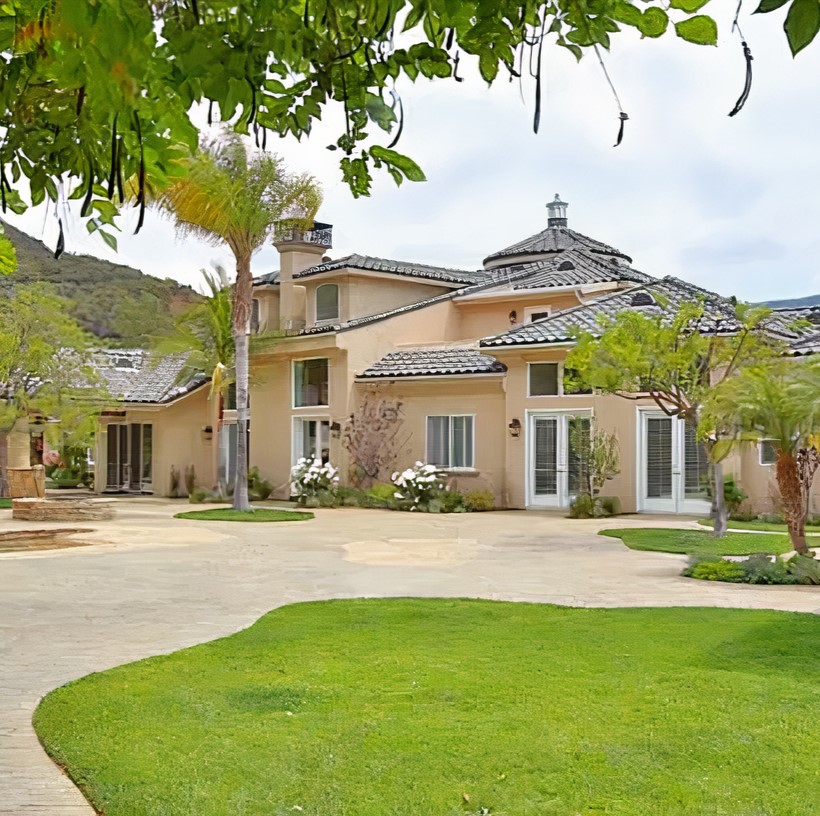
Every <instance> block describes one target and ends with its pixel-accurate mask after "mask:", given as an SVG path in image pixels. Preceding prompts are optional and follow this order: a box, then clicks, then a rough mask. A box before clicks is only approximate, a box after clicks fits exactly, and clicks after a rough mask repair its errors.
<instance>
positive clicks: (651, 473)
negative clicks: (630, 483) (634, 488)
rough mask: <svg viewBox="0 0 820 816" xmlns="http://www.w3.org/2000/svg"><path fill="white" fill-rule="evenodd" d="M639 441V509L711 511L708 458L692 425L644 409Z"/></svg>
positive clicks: (660, 412)
mask: <svg viewBox="0 0 820 816" xmlns="http://www.w3.org/2000/svg"><path fill="white" fill-rule="evenodd" d="M639 440H640V443H639V445H638V451H637V453H638V509H639V510H642V511H644V512H648V513H693V514H698V513H704V512H707V511H708V510H709V505H710V502H709V495H708V481H707V480H708V461H707V457H706V452H705V450H704V448H703V445H702V444H701V443H699V442H698V441H697V439H696V438H695V431H694V429H693V428H692V426H691V425H690V424H688V423H686V422H684V421H683V420H680V419H677V418H676V417H670V416H667V415H666V414H664V413H663V412H662V411H640V436H639Z"/></svg>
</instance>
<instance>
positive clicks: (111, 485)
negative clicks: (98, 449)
mask: <svg viewBox="0 0 820 816" xmlns="http://www.w3.org/2000/svg"><path fill="white" fill-rule="evenodd" d="M105 475H106V480H105V485H106V489H107V490H125V491H130V492H150V491H151V489H152V483H153V426H152V425H149V424H144V423H140V422H131V423H120V424H111V425H109V426H108V439H107V447H106V471H105Z"/></svg>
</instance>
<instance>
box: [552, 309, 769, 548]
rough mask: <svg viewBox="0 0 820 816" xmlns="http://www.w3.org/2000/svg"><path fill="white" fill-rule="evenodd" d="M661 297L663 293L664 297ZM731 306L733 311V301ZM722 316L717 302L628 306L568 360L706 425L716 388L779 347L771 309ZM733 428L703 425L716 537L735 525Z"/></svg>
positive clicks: (634, 396) (606, 383)
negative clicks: (729, 499)
mask: <svg viewBox="0 0 820 816" xmlns="http://www.w3.org/2000/svg"><path fill="white" fill-rule="evenodd" d="M657 298H658V299H659V300H660V296H657ZM725 305H726V307H727V308H728V309H731V308H732V307H731V306H730V304H729V302H728V301H727V302H726V304H725ZM734 312H735V313H734V315H732V314H725V315H723V316H720V315H718V314H717V312H716V308H715V306H714V304H710V305H709V307H708V308H707V305H706V304H705V302H704V301H703V300H697V301H682V302H681V303H680V304H679V305H678V306H677V308H674V309H673V308H669V307H668V305H667V306H665V305H664V303H663V302H661V303H660V308H652V309H650V310H649V311H639V310H637V309H626V310H624V311H621V312H619V313H618V315H617V316H616V317H614V318H611V319H609V320H606V321H604V322H603V324H602V326H601V329H600V331H599V332H596V333H592V332H584V333H582V334H580V335H579V337H578V341H577V344H576V346H575V348H573V350H572V351H571V352H570V353H569V355H568V356H567V365H568V366H570V367H572V368H574V369H576V370H577V372H578V375H579V376H580V377H581V379H582V380H583V381H584V382H585V383H586V384H588V385H589V386H591V387H593V388H597V389H599V390H601V391H604V392H607V393H611V394H616V395H618V396H620V397H623V398H625V399H630V400H639V399H645V398H646V397H647V396H648V397H650V398H651V399H652V400H654V402H655V404H656V405H657V406H658V407H659V408H660V409H661V410H662V411H663V412H664V413H665V414H666V415H667V416H670V417H677V418H679V419H682V420H683V421H685V422H688V423H689V424H690V425H691V426H692V427H693V428H695V429H696V430H697V429H698V424H699V421H700V413H701V408H702V406H703V404H704V400H705V399H706V397H707V395H708V394H709V393H710V391H711V390H712V389H713V388H715V387H716V386H717V385H719V384H720V383H722V382H724V381H725V380H727V379H728V378H729V377H731V376H732V375H733V374H735V373H736V372H737V371H738V369H739V368H740V367H741V366H744V365H748V364H750V363H753V362H758V361H762V360H767V359H770V358H771V357H772V356H774V355H775V354H776V353H777V351H778V350H779V345H778V342H777V341H776V340H774V339H773V338H771V337H770V336H769V335H768V334H767V333H766V331H765V323H766V318H767V317H768V316H769V315H770V314H771V310H770V309H766V308H764V307H760V306H750V305H748V304H738V305H737V306H735V307H734ZM726 431H727V429H726V428H724V427H723V426H722V425H721V424H720V423H719V422H718V423H713V424H712V426H711V427H709V428H708V430H707V431H704V430H703V429H702V428H701V432H700V434H699V435H700V437H701V438H702V439H703V441H704V444H705V446H706V450H707V453H708V454H709V457H710V461H711V462H712V478H711V481H712V491H711V492H712V502H713V508H712V512H713V515H714V519H715V525H714V531H715V535H717V536H722V535H724V534H725V532H726V528H727V525H728V513H727V510H726V503H725V498H724V491H723V489H722V487H723V466H722V464H721V461H722V459H721V458H716V457H715V456H714V455H713V454H714V447H715V444H716V442H717V441H718V439H720V438H721V437H722V436H723V435H724V434H725V433H726Z"/></svg>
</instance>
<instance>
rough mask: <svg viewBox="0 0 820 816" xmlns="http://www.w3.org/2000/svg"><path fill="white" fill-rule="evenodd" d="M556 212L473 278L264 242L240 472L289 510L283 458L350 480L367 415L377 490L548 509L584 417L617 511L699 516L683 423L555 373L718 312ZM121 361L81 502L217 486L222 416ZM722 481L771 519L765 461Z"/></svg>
mask: <svg viewBox="0 0 820 816" xmlns="http://www.w3.org/2000/svg"><path fill="white" fill-rule="evenodd" d="M566 208H567V205H566V204H565V203H563V202H562V201H560V200H559V199H558V196H556V199H555V201H553V202H551V203H550V204H548V211H549V212H548V222H547V226H546V228H545V229H544V230H543V231H541V232H539V233H538V234H536V235H533V236H531V237H529V238H526V239H524V240H522V241H519V242H518V243H515V244H513V245H512V246H509V247H507V248H505V249H501V250H499V251H496V252H493V253H491V254H490V255H488V256H487V257H486V258H485V259H484V261H483V265H482V268H481V269H479V270H477V271H464V270H457V269H446V268H441V267H436V266H428V265H425V264H418V263H403V262H398V261H390V260H384V259H381V258H374V257H370V256H366V255H348V256H347V257H344V258H339V259H336V260H332V259H331V258H329V257H328V256H327V255H326V253H327V252H328V251H329V250H330V249H331V243H332V241H331V238H332V230H331V228H330V227H329V226H328V225H323V224H316V225H315V226H314V229H313V230H311V231H308V232H286V233H282V234H280V235H278V236H277V240H276V247H277V249H278V250H279V253H280V259H281V263H280V270H279V271H278V272H274V273H271V274H268V275H265V276H262V277H261V278H258V279H257V280H256V283H255V289H254V293H255V312H254V314H255V318H254V330H255V332H257V334H258V336H257V337H256V338H254V340H255V342H254V343H252V358H251V431H250V464H251V465H252V466H253V465H255V466H257V467H258V468H259V470H260V472H261V474H262V475H263V476H265V477H266V478H268V479H269V480H271V481H272V482H273V483H274V484H275V485H276V491H277V495H278V496H279V497H286V496H288V495H289V493H290V479H289V474H290V469H291V467H292V466H293V464H294V463H295V462H296V460H297V459H299V458H300V457H302V456H306V457H317V458H322V459H325V460H328V459H329V460H330V461H331V462H332V463H333V464H334V465H337V466H338V467H339V468H340V469H341V472H342V473H343V474H347V473H350V472H353V471H355V470H356V469H357V467H358V465H357V456H358V454H357V450H356V447H355V446H354V445H352V444H351V438H352V437H351V425H352V424H353V425H356V423H357V422H358V428H359V429H361V428H362V423H363V422H365V421H366V420H369V421H372V420H373V419H374V417H376V418H378V420H379V422H378V425H379V427H380V428H382V429H383V430H382V431H380V433H382V438H381V439H379V438H376V439H373V438H371V439H365V443H366V445H367V447H368V450H367V452H366V453H367V455H368V456H367V458H368V462H369V463H370V464H371V466H372V463H373V461H375V462H376V463H377V465H378V467H379V470H380V473H379V474H378V477H379V478H381V479H385V478H388V477H389V473H390V472H391V471H392V470H395V469H400V468H404V467H406V466H408V465H409V464H412V463H413V462H415V461H416V460H422V461H425V462H431V463H434V464H437V465H439V466H440V467H442V468H443V469H445V470H447V471H448V472H449V473H450V475H451V480H452V482H453V483H454V484H456V485H457V486H458V487H459V488H460V489H463V490H471V489H475V488H482V489H489V490H491V491H492V492H493V494H494V495H495V499H496V503H497V505H498V506H499V507H508V508H561V507H566V506H567V505H568V504H569V502H570V500H571V498H572V496H573V493H574V492H575V490H576V489H577V488H576V481H577V477H578V474H577V473H576V472H575V467H574V460H573V456H572V451H571V445H570V429H571V428H572V426H573V423H577V422H584V421H585V420H588V419H589V418H591V417H595V418H596V420H597V423H598V425H599V427H601V428H603V429H605V430H608V431H614V432H615V433H616V434H617V436H618V439H619V443H620V451H621V471H620V474H619V475H617V476H616V477H615V478H614V479H613V480H612V481H611V482H610V483H609V485H608V487H607V488H606V490H605V492H606V493H607V494H610V495H617V496H619V497H620V499H621V503H622V507H623V509H624V511H637V512H670V513H682V512H686V513H702V512H705V511H706V510H707V509H708V501H707V497H706V495H705V492H704V483H705V480H704V474H705V469H706V461H705V457H704V455H703V452H702V450H701V449H700V446H699V445H698V443H697V442H696V441H695V439H694V437H693V435H692V433H691V431H689V430H688V428H686V427H685V426H684V423H683V422H681V421H679V420H677V419H674V418H671V417H669V416H666V415H665V414H663V413H662V412H661V411H659V410H658V408H657V406H656V405H655V404H654V403H653V402H652V401H651V399H649V398H646V399H638V400H626V399H623V398H620V397H617V396H610V395H599V394H595V393H570V392H569V391H570V388H569V382H570V380H569V378H567V377H566V376H565V375H566V374H567V372H565V370H564V359H565V357H566V354H567V351H568V349H569V348H570V347H571V345H572V343H573V339H572V338H573V335H574V332H575V331H576V330H577V329H578V328H579V327H580V328H588V329H595V328H596V327H597V326H598V325H600V324H599V320H600V318H601V316H602V315H603V316H606V315H612V314H615V313H617V312H618V311H620V310H624V309H641V310H658V309H661V308H670V309H674V308H675V306H676V304H678V303H679V302H681V301H682V300H691V299H695V298H704V299H705V303H706V308H707V309H708V310H712V311H714V312H715V313H716V314H717V313H718V312H720V313H722V315H727V314H731V313H732V310H731V308H727V306H728V304H727V301H726V300H725V299H723V298H720V297H719V296H718V295H715V294H713V293H711V292H707V291H705V290H702V289H699V288H697V287H694V286H692V285H691V284H688V283H685V282H683V281H681V280H678V279H675V278H671V277H666V278H663V279H657V278H653V277H651V276H649V275H646V274H644V273H642V272H639V271H637V270H636V269H633V268H632V266H631V259H630V258H629V256H627V255H625V254H624V253H623V252H621V251H619V250H617V249H615V248H613V247H611V246H607V245H606V244H603V243H601V242H599V241H597V240H593V239H591V238H588V237H586V236H584V235H581V234H580V233H578V232H576V231H574V230H572V229H570V228H569V227H568V225H567V212H566ZM794 316H795V313H793V312H792V313H788V314H784V315H783V316H782V317H783V319H782V321H780V322H779V325H778V330H779V331H781V333H782V335H783V339H785V340H786V341H787V342H788V343H789V344H790V346H791V349H792V351H793V353H795V354H805V353H812V352H814V351H818V350H820V342H818V334H817V331H818V330H817V328H816V327H815V328H814V329H813V330H810V331H801V332H796V331H795V330H794V329H792V328H791V325H792V318H793V317H794ZM803 316H806V315H805V313H804V315H803ZM130 354H131V357H132V359H131V360H130V361H129V359H128V355H129V353H126V354H121V355H120V356H119V358H117V357H116V356H115V353H112V359H111V361H110V369H111V374H112V377H113V378H114V380H116V381H117V382H119V383H120V384H119V386H117V388H118V390H117V393H119V394H120V395H121V397H122V403H121V405H120V406H119V407H118V409H117V410H115V411H111V412H108V413H107V415H106V416H104V417H103V420H102V423H103V424H102V433H101V434H100V436H99V441H98V449H97V462H98V463H99V464H98V466H97V488H98V490H100V491H104V490H106V489H121V488H123V487H124V488H126V489H131V490H139V491H142V492H153V493H155V494H159V495H168V494H169V493H170V492H171V490H172V484H171V470H172V468H173V469H174V471H175V472H176V473H178V474H183V473H184V472H185V470H186V469H188V468H190V467H192V466H193V467H194V468H195V472H196V479H197V482H198V483H199V484H201V485H203V486H207V487H210V486H212V485H213V484H215V483H216V482H217V480H218V479H219V478H220V477H222V478H224V477H225V474H226V473H227V472H229V471H230V469H231V468H232V464H233V459H234V457H235V443H236V426H235V425H234V424H232V416H231V412H230V411H228V412H227V413H226V415H225V419H224V421H223V423H222V426H221V427H218V422H217V415H216V406H215V403H216V400H211V399H209V386H208V384H207V383H206V382H205V380H204V378H203V377H198V378H194V379H192V380H190V381H189V382H187V383H180V382H179V378H178V374H179V370H180V365H179V364H177V363H175V362H174V361H172V360H169V361H165V362H164V367H163V366H160V369H161V370H159V369H157V368H149V366H148V365H147V363H145V362H144V361H143V360H142V358H141V357H140V356H139V355H140V353H138V352H131V353H130ZM137 358H139V359H137ZM361 435H362V434H361V433H360V434H359V436H360V437H361ZM366 436H367V434H366V433H365V437H366ZM360 443H361V439H360ZM359 458H361V457H359ZM728 469H729V471H730V472H733V473H734V475H735V477H736V479H737V480H738V481H739V482H740V484H741V485H742V487H743V489H744V490H745V491H746V492H747V493H748V494H749V496H750V499H751V502H752V503H753V505H754V506H755V507H756V508H759V509H760V510H767V509H769V508H770V507H771V506H772V497H773V496H775V495H776V489H775V487H774V474H773V468H772V451H771V450H769V449H768V447H767V446H766V445H765V444H764V445H762V446H760V447H758V448H753V447H749V448H748V449H747V450H745V451H743V452H741V453H739V454H737V455H736V456H735V457H734V459H733V460H732V461H731V462H730V463H729V468H728ZM359 470H361V468H360V467H359ZM371 471H372V467H371ZM371 475H372V473H371ZM183 488H184V485H183ZM819 507H820V505H819V504H818V499H817V497H816V496H815V498H814V506H813V508H812V510H813V512H817V511H818V508H819Z"/></svg>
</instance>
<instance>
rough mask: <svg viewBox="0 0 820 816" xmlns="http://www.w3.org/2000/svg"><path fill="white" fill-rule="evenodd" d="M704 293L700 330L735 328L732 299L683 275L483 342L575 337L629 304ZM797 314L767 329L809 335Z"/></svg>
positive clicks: (663, 304) (660, 309)
mask: <svg viewBox="0 0 820 816" xmlns="http://www.w3.org/2000/svg"><path fill="white" fill-rule="evenodd" d="M700 298H702V299H703V301H704V307H705V312H704V319H703V321H702V323H701V330H702V331H703V332H704V333H713V332H720V333H727V334H731V333H732V332H734V331H737V330H738V328H739V325H738V323H737V321H736V320H735V318H734V303H733V302H732V301H731V300H730V299H729V298H724V297H722V296H720V295H718V294H716V293H714V292H710V291H708V290H706V289H702V288H700V287H699V286H695V285H694V284H692V283H688V282H686V281H682V280H680V279H679V278H674V277H672V276H667V277H665V278H663V279H662V280H659V281H656V282H654V283H651V284H646V285H643V286H636V287H633V288H631V289H628V290H625V291H622V292H617V293H615V294H612V295H607V296H605V297H602V298H600V299H598V300H596V301H593V302H592V303H588V304H584V305H582V306H575V307H574V308H572V309H567V310H566V311H563V312H559V313H558V314H555V315H552V316H551V317H546V318H543V319H542V320H538V321H536V322H534V323H527V324H525V325H523V326H519V327H518V328H515V329H512V330H510V331H508V332H504V333H503V334H499V335H496V336H494V337H486V338H484V339H483V340H482V341H481V342H480V344H479V345H480V346H481V347H484V348H492V347H504V346H520V345H535V344H537V345H548V344H550V343H567V342H572V341H573V340H574V339H575V337H576V336H577V334H578V333H579V332H583V331H588V332H591V333H592V334H600V332H601V325H602V322H604V321H606V320H607V319H610V318H613V317H615V316H616V315H617V314H618V313H619V312H622V311H624V310H627V309H637V310H641V311H643V312H648V313H654V314H659V313H661V314H662V313H668V314H670V315H671V314H673V313H674V312H676V311H677V309H678V307H679V306H680V305H681V304H682V303H686V302H692V301H695V300H697V299H700ZM793 324H794V319H793V318H792V317H789V316H783V315H780V314H778V313H776V312H775V313H773V314H772V315H771V316H770V317H769V318H768V319H767V320H766V328H767V330H768V331H769V333H770V334H771V335H772V336H774V337H777V338H778V339H780V340H783V341H784V342H786V343H792V342H798V341H800V340H801V339H802V338H803V337H805V336H806V335H807V331H806V330H805V329H798V328H795V326H794V325H793Z"/></svg>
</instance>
